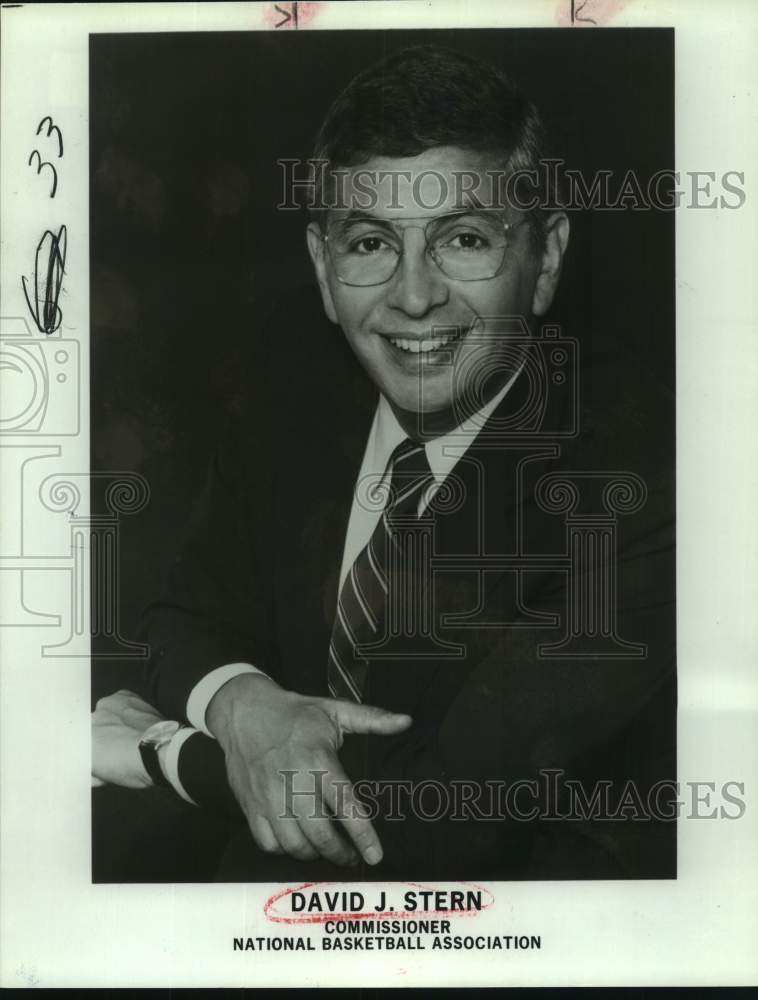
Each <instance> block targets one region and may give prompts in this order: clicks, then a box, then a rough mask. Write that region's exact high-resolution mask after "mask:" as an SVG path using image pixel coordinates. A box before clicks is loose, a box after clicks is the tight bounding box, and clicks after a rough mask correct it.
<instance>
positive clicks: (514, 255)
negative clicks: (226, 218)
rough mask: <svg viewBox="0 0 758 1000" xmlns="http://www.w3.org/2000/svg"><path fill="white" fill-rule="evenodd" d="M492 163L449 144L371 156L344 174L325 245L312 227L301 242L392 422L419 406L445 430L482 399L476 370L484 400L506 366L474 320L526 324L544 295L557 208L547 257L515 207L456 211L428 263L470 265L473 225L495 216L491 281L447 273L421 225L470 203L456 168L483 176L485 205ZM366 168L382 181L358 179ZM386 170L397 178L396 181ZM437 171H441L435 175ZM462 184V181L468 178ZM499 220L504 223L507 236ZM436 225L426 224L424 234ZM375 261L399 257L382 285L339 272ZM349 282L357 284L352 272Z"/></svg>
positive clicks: (476, 250) (500, 342) (476, 238)
mask: <svg viewBox="0 0 758 1000" xmlns="http://www.w3.org/2000/svg"><path fill="white" fill-rule="evenodd" d="M498 167H499V164H498V163H497V162H495V161H493V160H492V159H488V158H486V157H485V156H483V155H478V154H475V153H472V152H467V151H465V150H462V149H458V148H456V147H438V148H434V149H430V150H427V151H426V152H424V153H422V154H421V155H420V156H415V157H402V158H387V157H375V158H374V159H372V160H370V161H368V162H367V163H365V164H362V165H361V166H360V167H356V168H354V169H353V170H351V171H350V172H349V173H348V175H347V183H346V185H345V193H346V195H347V198H346V199H344V202H343V203H344V205H345V207H340V208H338V209H334V210H332V211H330V213H329V222H328V229H327V232H328V233H329V238H328V241H327V242H328V246H327V244H325V243H324V242H323V240H322V239H321V235H322V234H321V231H320V229H319V227H318V226H316V225H315V224H312V225H311V226H310V227H309V233H308V243H309V250H310V252H311V256H312V258H313V261H314V265H315V268H316V273H317V277H318V280H319V286H320V289H321V293H322V298H323V302H324V307H325V309H326V312H327V315H328V316H329V318H330V319H331V320H332V321H333V322H334V323H338V324H339V325H340V326H341V327H342V329H343V331H344V333H345V336H346V337H347V339H348V341H349V343H350V346H351V347H352V349H353V351H354V352H355V354H356V356H357V358H358V360H359V361H360V363H361V364H362V365H363V367H364V368H365V370H366V372H367V373H368V374H369V376H370V377H371V379H372V380H373V381H374V383H375V384H376V385H377V387H378V388H379V390H380V391H381V392H382V393H383V394H384V395H385V396H386V397H387V399H388V401H389V402H390V404H391V405H392V407H393V409H394V410H395V412H396V414H397V415H398V417H399V418H400V419H401V423H406V424H407V423H408V422H411V423H412V422H413V417H414V415H416V416H417V415H418V414H419V413H423V415H424V421H423V422H424V425H425V426H426V427H430V426H434V425H435V422H436V424H437V425H438V426H439V433H443V432H444V431H445V430H446V429H449V427H453V426H455V425H456V424H457V423H459V422H460V416H461V410H462V406H467V407H468V408H469V409H472V408H473V409H478V408H479V406H481V405H482V404H483V403H484V402H485V401H486V400H485V399H482V398H479V397H481V393H482V389H481V382H482V379H481V375H482V372H483V371H484V370H489V371H490V372H491V373H492V377H491V378H490V379H488V381H487V390H486V393H487V395H489V396H491V395H493V394H494V393H495V392H497V390H498V389H499V388H500V387H501V386H502V385H503V384H504V383H505V381H506V380H507V379H508V378H509V377H510V375H511V374H513V362H512V356H513V351H512V344H511V345H510V346H509V345H508V344H506V343H505V341H504V338H503V337H502V336H501V337H498V336H497V335H494V336H493V334H492V332H491V331H490V332H489V333H488V332H487V329H486V327H485V324H483V323H482V322H481V320H480V318H481V317H485V318H492V317H513V316H522V317H523V318H524V319H525V320H526V321H527V322H528V321H529V320H530V319H531V317H532V316H533V315H538V314H540V313H541V312H544V310H545V309H546V308H547V306H548V305H549V303H550V300H551V299H552V294H553V291H554V288H555V285H556V284H557V280H558V275H559V273H560V257H561V256H562V252H563V248H565V242H566V239H567V235H568V232H567V231H568V223H567V222H566V220H565V216H564V217H562V222H561V223H560V225H558V226H557V227H556V224H555V221H554V222H553V230H556V228H557V229H560V230H561V232H562V233H563V235H562V237H561V238H558V239H557V242H556V236H555V232H553V231H551V232H552V235H551V234H550V232H549V235H548V243H549V244H550V243H552V245H553V252H552V253H550V252H549V251H546V253H545V254H537V253H535V251H534V240H533V238H532V236H531V234H530V232H529V225H528V224H524V222H525V216H524V214H523V213H519V212H517V211H515V210H514V209H513V208H503V209H502V210H498V211H494V212H493V211H491V210H490V211H487V212H484V213H481V212H480V213H479V218H478V220H477V217H476V213H475V212H473V213H472V215H471V217H470V219H469V216H468V215H462V216H455V218H454V219H452V222H453V223H455V224H454V225H452V227H450V226H449V225H448V224H447V223H445V224H444V225H445V227H446V228H445V229H444V230H443V236H442V240H441V242H439V243H436V246H437V247H438V249H439V250H440V253H439V254H438V259H440V260H442V262H443V265H444V266H445V267H446V270H447V269H448V265H447V262H448V261H453V266H452V267H450V268H449V269H450V270H453V271H455V272H456V273H457V272H458V270H459V268H460V267H462V268H463V269H464V270H465V269H466V268H470V267H472V263H471V262H472V260H474V259H477V258H478V257H479V256H480V255H481V247H483V246H484V245H485V241H484V240H483V239H482V236H481V234H482V233H485V234H486V232H487V231H488V230H486V229H482V228H481V226H483V225H484V224H486V225H487V226H489V227H490V230H489V231H492V232H494V231H495V224H496V225H497V227H499V228H498V231H497V241H495V242H494V243H493V245H494V246H496V247H499V248H500V249H495V250H494V251H493V254H494V255H495V257H496V258H497V259H498V260H499V261H502V265H501V266H500V268H499V270H498V273H497V274H495V275H494V276H493V277H488V278H481V279H479V278H478V277H477V278H476V280H461V279H460V278H458V277H455V276H453V277H451V276H450V275H449V274H446V273H444V271H443V270H442V269H441V268H440V267H439V266H438V263H437V262H436V261H435V259H434V258H433V256H432V254H431V253H430V252H429V248H428V247H427V243H426V237H425V227H427V226H428V224H429V222H430V220H433V219H438V218H440V217H444V216H454V215H455V213H457V212H460V211H461V210H463V209H468V208H471V207H472V202H471V200H470V199H469V198H467V197H466V195H465V193H464V194H463V196H462V197H461V190H462V187H465V184H464V185H462V184H461V182H460V180H458V182H456V180H455V178H454V175H455V174H456V173H457V175H458V178H460V177H462V176H463V174H464V172H467V173H468V175H472V174H476V175H479V176H481V178H482V183H481V185H480V186H479V188H478V189H477V190H478V192H479V195H480V198H481V199H482V200H483V201H485V202H486V201H487V199H488V198H489V187H488V183H489V182H488V179H487V176H486V171H487V170H490V171H494V170H497V169H498ZM373 171H376V172H377V174H378V176H380V177H381V176H384V180H383V181H380V182H379V183H378V184H373V183H367V180H366V178H367V175H368V173H369V172H373ZM382 172H383V173H382ZM400 172H403V173H400ZM393 173H394V174H395V175H396V176H399V177H400V178H401V180H400V181H395V182H394V185H393V182H392V180H391V179H390V178H391V176H392V174H393ZM408 174H410V179H408ZM439 177H442V178H445V181H444V183H441V182H440V180H439ZM355 183H359V184H361V185H362V187H363V191H364V193H363V194H362V195H361V203H362V204H365V203H366V201H367V200H369V199H368V198H367V196H366V194H365V191H366V189H369V191H370V201H371V203H372V204H371V207H370V208H369V209H368V210H365V211H364V210H363V209H362V208H361V209H357V208H356V207H354V206H355V201H354V199H353V198H352V197H351V195H353V194H355V193H356V188H355V187H354V184H355ZM467 183H468V186H469V187H471V181H468V182H467ZM393 187H394V190H393ZM351 206H353V207H352V208H351ZM424 206H431V207H424ZM374 219H375V220H376V222H374ZM458 219H460V225H458V224H457V220H458ZM467 219H469V221H470V223H471V224H470V225H468V223H467ZM503 222H506V223H509V224H510V225H511V228H510V229H508V230H506V231H505V232H504V231H503V229H502V223H503ZM564 223H565V227H564ZM388 224H390V225H391V226H392V228H389V227H388ZM438 225H439V224H438V223H434V224H433V226H432V230H431V231H432V232H434V229H435V227H437V226H438ZM564 228H565V231H564ZM498 241H499V242H498ZM556 248H557V251H558V252H557V255H556ZM343 250H344V251H346V252H345V253H344V254H343V252H342V251H343ZM556 256H557V259H556ZM348 258H349V259H348ZM381 261H384V262H387V261H389V262H390V263H389V265H388V266H391V264H392V263H393V262H394V261H397V269H396V270H395V272H394V274H393V275H392V276H391V277H390V278H389V279H388V280H386V281H384V282H383V283H382V284H373V285H370V286H368V287H366V286H359V287H356V285H355V284H352V283H346V281H345V280H344V279H345V277H346V276H347V279H348V281H351V280H353V279H354V275H353V274H352V273H351V271H350V267H351V266H354V267H355V268H357V269H358V271H359V272H360V270H361V269H362V268H374V267H378V268H379V270H378V272H377V274H378V276H379V277H381V276H382V273H381ZM351 262H352V264H351ZM377 262H378V263H377ZM340 271H341V272H342V273H341V274H340V273H338V272H340ZM546 272H547V274H546ZM466 273H467V274H468V273H469V272H468V271H466ZM475 273H476V274H478V273H479V272H478V271H476V272H475ZM340 278H342V279H343V280H340ZM358 280H359V281H360V280H363V279H362V278H361V277H360V274H359V278H358ZM506 358H510V361H506ZM469 372H470V373H471V376H470V377H471V378H472V379H476V380H477V382H478V386H477V387H476V388H475V390H474V393H473V394H472V393H470V392H469V391H467V390H468V389H469V387H468V386H467V378H468V377H469V376H468V375H467V373H469ZM477 394H478V395H477ZM469 397H470V398H472V399H476V405H475V406H473V407H472V406H471V405H470V404H469V403H463V399H464V398H466V399H467V398H469ZM453 414H455V417H453V416H452V415H453ZM464 415H465V414H464ZM404 417H405V420H404V419H403V418H404Z"/></svg>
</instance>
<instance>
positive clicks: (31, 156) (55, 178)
mask: <svg viewBox="0 0 758 1000" xmlns="http://www.w3.org/2000/svg"><path fill="white" fill-rule="evenodd" d="M35 156H36V157H37V173H38V174H41V173H42V168H43V167H49V168H50V170H52V172H53V186H52V187H51V188H50V197H51V198H54V197H55V192H56V191H57V190H58V171H57V170H56V169H55V167H54V166H53V165H52V163H48V161H47V160H43V159H42V157H41V156H40V155H39V150H37V149H33V150H32V151H31V153H30V154H29V159H28V161H27V165H28V166H31V165H32V160H33V159H34V157H35Z"/></svg>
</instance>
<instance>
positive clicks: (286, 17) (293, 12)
mask: <svg viewBox="0 0 758 1000" xmlns="http://www.w3.org/2000/svg"><path fill="white" fill-rule="evenodd" d="M274 10H276V11H278V12H279V13H280V14H283V15H284V17H282V19H281V21H279V22H278V24H275V25H274V27H275V28H281V27H282V25H284V24H289V22H290V21H292V20H293V19H294V23H295V27H296V28H297V0H293V3H292V5H291V12H290V11H288V10H285V9H284V8H283V7H280V6H279V4H278V3H275V4H274Z"/></svg>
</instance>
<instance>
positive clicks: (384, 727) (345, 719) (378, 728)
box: [334, 699, 413, 736]
mask: <svg viewBox="0 0 758 1000" xmlns="http://www.w3.org/2000/svg"><path fill="white" fill-rule="evenodd" d="M334 707H335V708H336V709H337V721H338V722H339V724H340V727H341V728H342V730H343V732H346V733H373V734H374V735H376V736H392V735H393V734H394V733H402V731H403V730H404V729H407V728H408V727H409V726H410V725H411V724H412V722H413V719H412V718H411V717H410V715H404V714H401V713H400V712H388V711H387V710H386V709H384V708H376V706H374V705H360V704H358V703H357V702H353V701H344V700H342V699H340V700H339V701H335V702H334Z"/></svg>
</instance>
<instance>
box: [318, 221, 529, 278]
mask: <svg viewBox="0 0 758 1000" xmlns="http://www.w3.org/2000/svg"><path fill="white" fill-rule="evenodd" d="M398 221H405V220H400V219H398ZM409 221H416V220H415V219H409ZM525 221H526V219H520V220H519V221H518V222H504V221H503V218H502V216H501V215H499V214H498V213H497V212H487V211H476V212H475V211H463V212H455V213H451V214H450V215H442V216H437V217H436V218H434V219H431V220H430V221H429V222H427V223H426V225H416V226H404V227H403V229H398V228H397V227H396V226H394V225H393V224H392V223H390V222H388V221H387V220H385V219H376V218H374V217H373V216H357V217H355V218H348V219H341V220H336V221H335V222H333V223H331V224H330V225H329V226H328V227H327V231H326V233H325V234H323V235H322V237H321V239H322V241H323V242H324V243H325V244H326V246H327V249H328V252H329V258H330V260H331V262H332V265H333V267H334V271H335V274H336V275H337V280H338V281H340V282H342V284H343V285H353V286H355V287H359V288H365V287H369V286H371V285H383V284H384V283H385V282H387V281H389V280H390V278H391V277H392V276H393V275H394V274H395V272H396V271H397V269H398V267H399V265H400V259H401V258H402V256H403V253H404V249H403V233H404V231H405V230H406V229H420V230H422V231H423V233H424V239H425V241H426V247H425V250H424V252H425V253H428V254H429V256H430V257H431V258H432V260H433V261H434V263H435V264H436V265H437V267H438V268H439V269H440V271H442V273H443V274H444V275H446V276H447V277H448V278H453V279H454V280H455V281H486V280H488V279H489V278H494V277H496V276H497V275H498V274H499V273H500V271H501V270H502V268H503V264H504V263H505V253H506V250H507V249H508V235H509V233H511V232H512V231H513V230H514V229H517V228H518V227H519V226H520V225H521V224H522V223H524V222H525Z"/></svg>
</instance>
